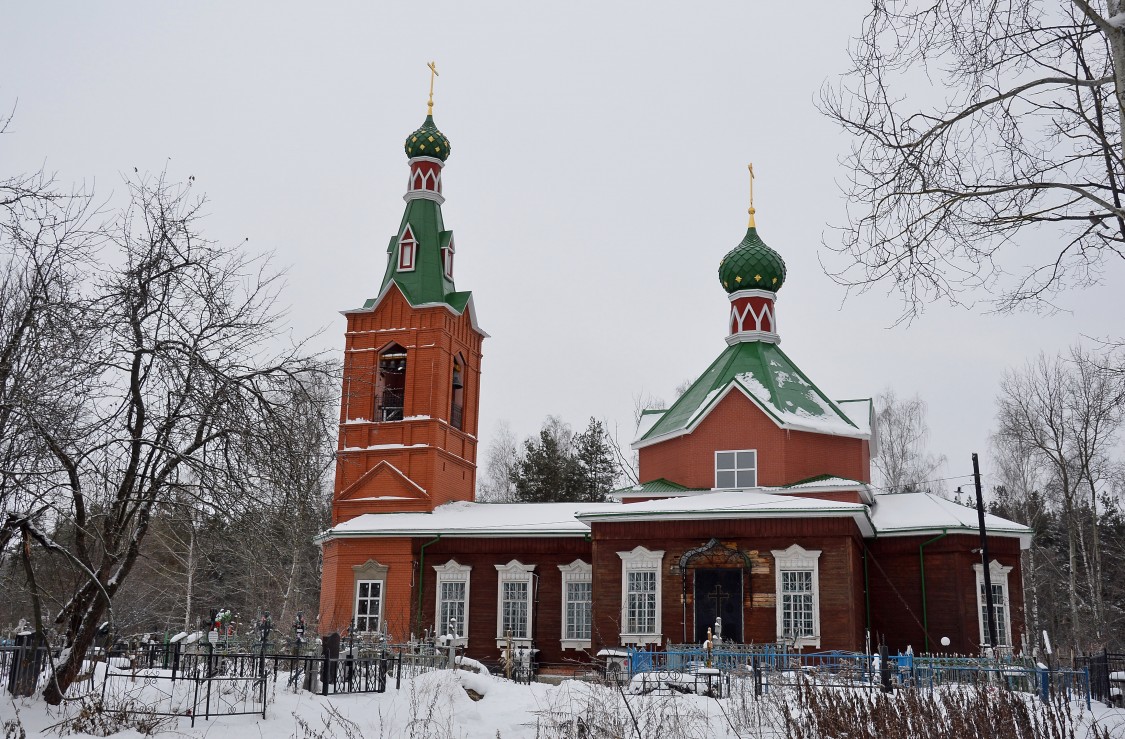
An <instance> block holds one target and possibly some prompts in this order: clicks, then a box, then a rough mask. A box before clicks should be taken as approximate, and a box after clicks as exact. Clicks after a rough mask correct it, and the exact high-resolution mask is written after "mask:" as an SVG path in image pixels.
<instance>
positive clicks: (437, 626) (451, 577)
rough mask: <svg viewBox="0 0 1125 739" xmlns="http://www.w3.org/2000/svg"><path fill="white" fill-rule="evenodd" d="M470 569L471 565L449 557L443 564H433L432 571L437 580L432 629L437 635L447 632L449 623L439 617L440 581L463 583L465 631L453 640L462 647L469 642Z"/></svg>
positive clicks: (440, 602) (440, 600)
mask: <svg viewBox="0 0 1125 739" xmlns="http://www.w3.org/2000/svg"><path fill="white" fill-rule="evenodd" d="M472 570H473V566H472V565H462V564H458V563H457V560H455V559H451V560H449V561H448V562H446V563H445V564H443V565H434V572H436V573H437V582H436V583H435V585H434V631H435V632H436V634H437V635H438V636H441V635H442V634H445V633H447V632H448V630H449V624H448V623H446V622H444V621H443V620H442V617H441V604H442V597H441V586H442V583H447V582H463V583H465V625H464V632H465V633H464V634H457V635H456V638H455V639H454V640H453V643H454V644H456V645H457V646H462V647H463V646H465V645H466V644H468V643H469V623H470V622H469V586H470V584H471V578H470V577H469V574H470V573H471V572H472Z"/></svg>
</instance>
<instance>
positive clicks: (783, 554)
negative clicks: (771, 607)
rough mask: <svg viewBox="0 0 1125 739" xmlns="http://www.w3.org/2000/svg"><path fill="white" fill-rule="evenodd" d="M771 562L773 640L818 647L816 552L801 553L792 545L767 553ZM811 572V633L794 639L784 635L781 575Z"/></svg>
mask: <svg viewBox="0 0 1125 739" xmlns="http://www.w3.org/2000/svg"><path fill="white" fill-rule="evenodd" d="M770 554H772V555H773V562H774V588H775V590H774V595H775V598H776V606H777V639H778V641H782V640H787V639H793V640H794V646H798V647H815V648H819V647H820V550H818V549H805V548H804V547H802V546H801V545H800V544H793V545H792V546H790V547H789V548H788V549H774V550H771V551H770ZM794 571H796V572H812V596H813V598H812V611H813V612H812V616H813V619H812V620H813V633H812V634H811V635H806V636H798V637H796V638H794V637H792V636H791V635H789V634H786V633H785V623H784V622H785V608H784V602H783V599H784V594H783V593H782V575H781V573H782V572H794Z"/></svg>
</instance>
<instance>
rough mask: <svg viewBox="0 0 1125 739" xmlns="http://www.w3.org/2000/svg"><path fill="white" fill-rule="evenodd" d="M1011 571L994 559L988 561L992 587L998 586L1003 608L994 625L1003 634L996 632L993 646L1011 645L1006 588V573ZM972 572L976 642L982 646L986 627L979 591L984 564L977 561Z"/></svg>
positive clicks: (1009, 614) (1008, 603) (982, 584)
mask: <svg viewBox="0 0 1125 739" xmlns="http://www.w3.org/2000/svg"><path fill="white" fill-rule="evenodd" d="M1011 571H1012V568H1011V567H1007V566H1005V565H1002V564H1000V563H999V562H998V561H996V560H995V559H994V560H992V561H991V562H989V563H988V572H989V575H990V577H991V579H992V587H994V588H995V587H997V586H999V587H1000V589H1001V594H1002V603H1001V604H1000V606H1001V607H1002V608H1003V609H1004V613H1003V614H1002V615H1001V616H1000V618H997V619H996V627H997V629H1000V630H1002V631H1003V634H999V633H998V634H997V635H996V638H997V641H999V642H1000V643H999V644H994V645H993V646H994V647H1010V646H1012V599H1011V597H1009V593H1010V591H1009V590H1008V573H1009V572H1011ZM973 572H975V573H976V576H977V577H976V583H977V584H976V588H975V590H976V593H977V633H978V634H979V636H980V639H979V641H977V644H980V645H981V648H982V649H983V648H984V644H985V642H986V641H987V634H988V629H987V627H986V625H985V622H984V621H985V610H984V608H985V604H984V599H983V598H982V597H981V591H982V590H983V589H984V566H983V565H982V564H981V563H980V562H977V563H976V564H975V565H973Z"/></svg>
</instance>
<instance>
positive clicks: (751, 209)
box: [746, 162, 756, 228]
mask: <svg viewBox="0 0 1125 739" xmlns="http://www.w3.org/2000/svg"><path fill="white" fill-rule="evenodd" d="M746 167H747V168H748V169H749V170H750V209H749V210H747V211H746V212H747V213H749V214H750V223H749V224H748V226H747V227H748V228H756V226H755V225H754V163H753V162H751V163H750V164H748V165H746Z"/></svg>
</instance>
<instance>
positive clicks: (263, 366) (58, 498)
mask: <svg viewBox="0 0 1125 739" xmlns="http://www.w3.org/2000/svg"><path fill="white" fill-rule="evenodd" d="M129 189H130V194H131V196H132V204H131V206H130V207H129V208H128V209H127V210H125V211H124V212H122V213H121V214H120V215H119V216H118V217H117V218H115V219H114V220H113V221H112V222H110V223H108V224H107V225H106V226H105V228H104V230H103V232H102V233H103V235H104V237H105V239H106V243H107V246H108V247H110V248H112V249H113V250H114V252H115V253H114V254H113V256H112V259H111V260H106V261H105V262H100V263H98V264H97V268H96V271H94V273H93V276H92V277H91V278H90V279H87V280H86V281H85V282H84V283H83V285H82V288H83V290H84V291H85V292H84V294H83V295H82V296H81V299H79V300H76V301H75V302H74V304H73V305H72V306H71V309H70V310H69V311H67V313H66V315H65V319H66V323H65V331H69V332H70V333H71V334H73V336H74V340H75V342H76V346H77V347H78V349H79V350H80V351H81V354H80V355H79V356H76V357H73V360H72V361H73V365H74V366H73V367H71V368H68V373H69V376H68V379H70V380H71V382H70V384H69V388H68V389H69V391H70V392H69V395H67V396H66V398H65V400H66V403H65V404H64V403H58V404H54V405H52V404H50V403H44V402H42V399H39V398H34V397H27V396H23V398H22V400H23V402H22V403H20V404H18V405H16V407H15V410H14V413H15V414H18V415H19V416H20V418H21V419H22V423H24V424H25V426H26V429H27V430H28V433H27V439H28V440H29V441H28V443H30V444H39V445H41V446H42V447H44V448H45V449H46V450H47V451H49V453H50V456H51V458H52V459H53V462H54V466H53V469H51V470H44V471H43V472H42V473H41V474H40V475H39V478H38V479H39V480H40V484H39V486H38V488H37V490H36V491H35V492H36V495H37V497H36V498H35V501H34V502H35V506H34V507H30V508H28V509H25V510H21V511H19V512H18V515H16V516H9V518H8V521H7V524H6V525H7V526H8V527H9V528H13V527H14V528H17V529H19V531H21V533H22V536H23V538H24V542H25V544H24V551H25V552H28V551H29V550H30V546H29V542H31V541H33V542H34V543H35V544H36V545H37V546H38V548H39V549H40V550H41V552H44V553H49V554H50V556H51V557H54V558H59V559H62V560H64V561H65V562H66V563H67V564H68V565H69V566H70V567H71V569H73V570H74V571H75V572H76V573H77V574H78V576H79V579H78V583H79V585H78V586H77V587H76V588H74V590H73V592H71V593H70V594H69V597H68V598H67V600H66V601H65V602H64V603H62V604H61V605H60V607H59V608H58V611H57V613H56V615H55V618H54V622H55V623H56V625H57V626H58V627H59V628H60V629H61V630H62V631H63V633H64V635H65V640H66V646H67V649H66V650H65V651H64V653H63V657H62V658H61V659H60V661H59V663H58V664H57V665H56V666H55V670H54V679H53V680H52V681H51V682H50V683H49V685H48V686H47V688H46V689H45V691H44V698H45V699H46V700H47V701H48V702H49V703H52V704H57V703H58V702H59V701H61V700H62V698H63V695H64V694H65V692H66V690H67V688H68V687H69V685H70V684H71V683H72V682H73V680H74V678H75V677H76V676H77V674H78V671H79V669H80V667H81V665H82V660H83V658H84V657H85V655H86V652H87V651H88V649H89V648H90V646H91V644H92V643H93V640H94V637H95V635H96V634H97V633H98V630H99V628H100V626H101V624H102V622H103V620H104V619H105V618H106V617H107V616H108V617H109V619H110V621H112V620H113V612H112V610H111V604H112V601H113V599H114V597H115V595H116V594H117V593H118V592H119V591H120V590H121V588H122V586H123V584H124V583H125V582H126V580H127V579H128V577H129V575H130V573H131V572H132V570H133V568H134V566H135V565H136V564H137V561H138V558H139V557H140V555H141V552H142V547H143V545H144V541H145V538H146V536H147V534H148V533H149V530H150V526H151V524H152V522H153V518H154V515H156V514H157V513H158V511H159V508H160V506H161V505H164V504H166V503H167V502H168V501H169V500H170V499H171V498H172V496H173V494H174V493H175V494H182V493H183V492H184V491H185V490H191V489H192V488H191V487H190V486H187V485H185V484H184V483H185V482H187V481H188V480H189V478H199V477H201V476H203V475H211V476H213V477H215V478H217V479H233V477H234V475H235V474H237V472H238V469H237V467H235V466H234V465H232V459H234V455H233V454H232V450H233V449H234V448H235V447H236V446H237V445H238V443H239V442H240V440H242V439H243V438H245V437H247V436H248V435H251V434H253V433H254V431H255V429H257V428H259V427H260V424H261V423H263V422H264V421H265V420H267V419H269V418H271V417H273V416H274V415H275V414H276V413H277V412H278V411H279V409H282V408H285V407H286V406H287V404H288V403H289V402H290V400H291V397H292V392H291V389H292V386H293V383H294V382H298V383H299V382H300V380H301V378H302V377H304V376H307V375H309V374H312V373H315V372H317V371H319V367H318V365H317V363H315V362H314V361H312V360H310V359H309V358H308V357H306V356H305V355H304V353H303V350H302V349H301V348H300V347H289V348H284V349H280V350H279V349H278V348H277V346H278V339H277V337H278V333H279V329H280V328H281V325H280V318H279V314H278V312H277V310H276V306H275V300H276V289H277V287H278V285H279V283H278V282H277V281H276V278H275V276H274V275H272V274H271V273H270V272H269V271H268V269H267V265H266V263H265V262H264V261H262V260H260V259H258V260H256V259H251V258H247V257H244V256H242V255H241V253H240V252H239V251H238V250H232V249H224V248H220V247H218V246H216V245H215V244H213V243H209V242H207V241H205V240H203V239H202V238H201V237H200V235H199V233H198V231H197V220H198V216H199V212H200V207H201V206H202V201H201V200H198V199H194V198H192V196H191V195H190V192H189V188H188V187H184V186H177V185H172V184H169V183H167V182H166V181H165V180H164V178H163V177H162V176H161V177H158V178H151V179H150V178H146V179H142V180H140V181H135V182H130V183H129ZM59 330H60V331H62V330H64V329H63V328H61V327H60V328H59ZM62 336H63V337H64V338H67V339H69V336H68V335H67V334H66V333H64V334H62ZM59 343H60V342H58V341H56V342H55V343H54V344H52V345H51V346H46V347H41V346H29V347H25V348H24V352H31V353H35V352H37V351H43V350H48V351H50V350H53V348H54V347H56V346H57V345H58V344H59ZM48 400H49V398H48ZM205 451H206V453H207V456H206V462H205V461H204V460H205V457H204V453H205ZM196 503H197V504H198V505H201V506H205V507H212V508H214V507H220V506H222V505H223V502H222V501H216V500H214V499H200V500H197V501H196ZM25 559H26V560H28V562H27V565H28V566H27V569H28V580H29V584H30V586H31V588H32V593H31V595H32V598H33V601H35V604H36V609H37V610H39V597H38V590H37V589H36V587H35V585H34V584H33V583H32V582H31V581H32V579H33V574H34V570H33V568H32V566H31V562H30V554H28V555H25Z"/></svg>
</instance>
